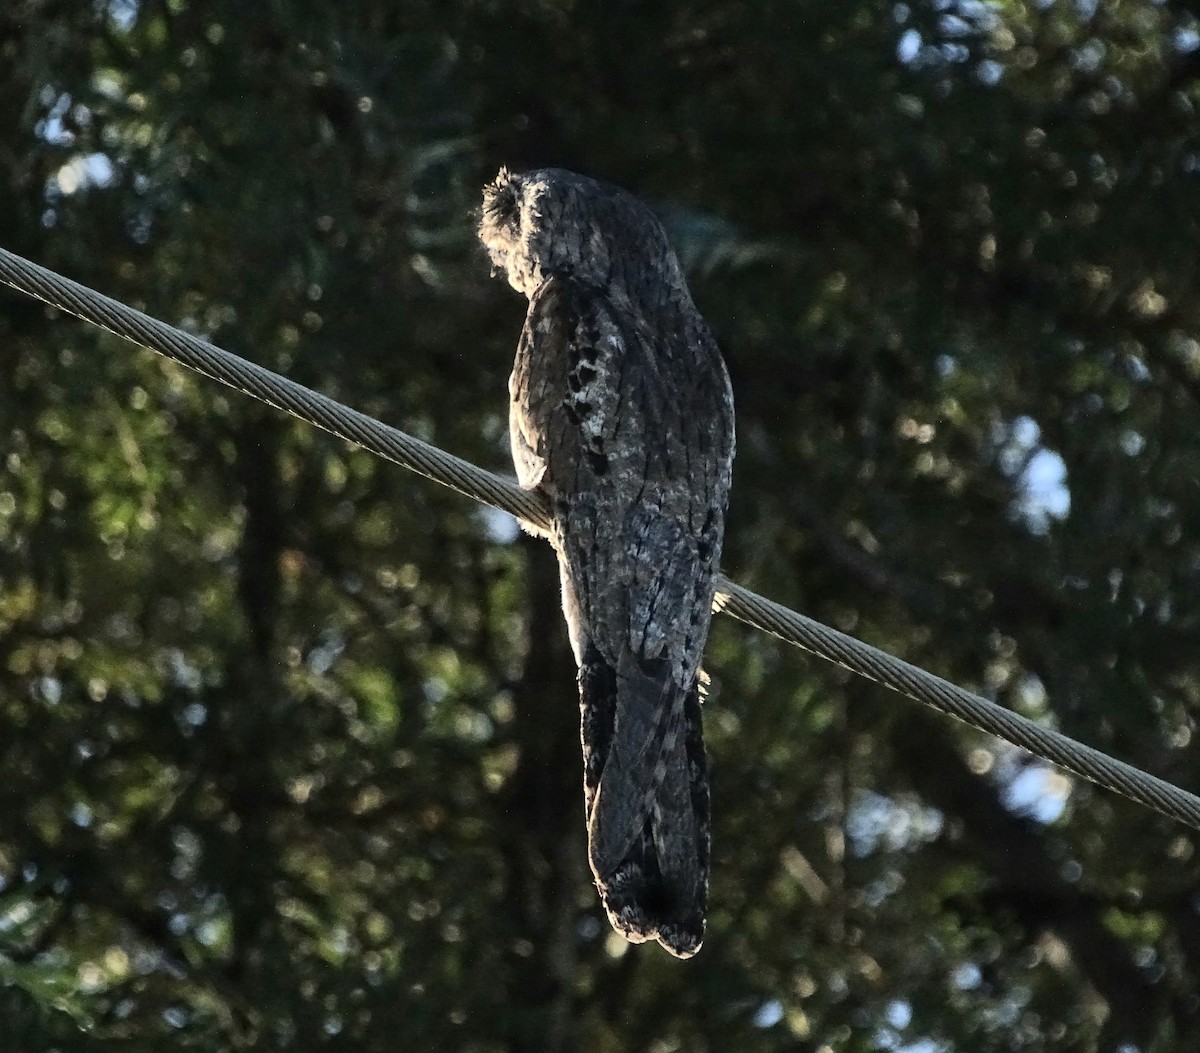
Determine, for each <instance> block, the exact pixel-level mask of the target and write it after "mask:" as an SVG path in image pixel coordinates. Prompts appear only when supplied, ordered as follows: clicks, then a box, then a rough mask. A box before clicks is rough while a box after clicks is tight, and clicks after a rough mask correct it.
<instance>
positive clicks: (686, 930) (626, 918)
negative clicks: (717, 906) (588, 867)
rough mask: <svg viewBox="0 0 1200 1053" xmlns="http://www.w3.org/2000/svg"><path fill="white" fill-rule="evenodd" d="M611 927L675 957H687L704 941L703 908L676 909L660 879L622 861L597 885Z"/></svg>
mask: <svg viewBox="0 0 1200 1053" xmlns="http://www.w3.org/2000/svg"><path fill="white" fill-rule="evenodd" d="M600 893H601V898H602V900H603V902H604V909H605V912H606V913H607V914H608V920H609V922H610V923H611V924H612V927H613V928H614V929H616V931H617V932H619V933H620V934H621V935H622V936H623V937H624V938H625V939H627V940H628V941H629V942H630V943H646V942H648V941H650V940H657V941H658V943H659V944H660V945H661V946H662V947H663V949H664V950H666V951H668V952H670V953H671V954H673V955H674V956H675V957H676V958H691V957H692V955H694V954H695V953H696V952H697V951H698V950H700V947H701V945H702V944H703V942H704V910H703V907H702V906H697V905H692V908H691V909H690V910H683V911H681V910H679V909H678V905H677V904H675V903H674V902H673V900H674V898H675V897H673V896H672V894H671V890H670V889H668V888H666V887H665V886H664V884H663V882H662V880H661V879H659V878H655V877H653V876H651V875H647V874H646V873H645V872H644V871H643V870H642V868H641V867H640V866H638V865H637V864H636V863H632V862H630V863H626V865H625V866H623V867H621V868H620V869H619V870H618V871H617V873H615V874H614V875H612V877H611V878H610V879H609V880H608V881H607V882H606V883H605V884H604V885H602V886H601V888H600Z"/></svg>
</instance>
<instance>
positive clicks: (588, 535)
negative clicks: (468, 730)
mask: <svg viewBox="0 0 1200 1053" xmlns="http://www.w3.org/2000/svg"><path fill="white" fill-rule="evenodd" d="M480 237H481V239H482V241H483V242H484V244H485V246H486V247H487V249H488V252H489V254H490V256H491V258H492V261H493V263H494V264H495V266H496V267H497V269H498V270H500V271H501V272H503V273H504V274H505V275H506V276H507V277H508V280H509V282H510V284H512V285H513V287H514V288H516V289H517V290H518V291H520V292H523V293H525V295H526V296H527V297H528V298H529V311H528V314H527V316H526V320H525V325H524V328H523V330H522V333H521V337H520V341H519V343H518V346H517V354H516V360H515V362H514V366H513V372H512V376H511V378H510V381H509V391H510V396H511V403H510V438H511V444H512V451H513V461H514V464H515V466H516V470H517V477H518V480H519V481H520V483H521V485H522V486H524V487H526V488H529V489H540V490H541V491H543V492H544V493H545V494H546V496H547V497H548V498H549V500H550V505H551V509H552V512H553V521H552V525H551V528H550V532H549V540H550V542H551V544H552V545H553V546H554V549H555V552H556V553H557V555H558V561H559V568H560V574H561V579H562V594H563V611H564V615H565V618H566V622H567V629H568V633H569V635H570V638H571V646H572V649H573V651H574V654H575V659H576V662H577V664H578V667H579V676H578V686H579V704H580V717H581V719H580V731H581V735H580V737H581V741H582V746H583V761H584V804H585V815H586V820H587V833H588V858H589V862H590V865H591V869H592V874H593V877H594V878H595V882H596V886H597V888H598V889H599V891H600V895H601V898H602V901H603V903H604V907H605V909H606V911H607V913H608V917H609V920H610V921H611V923H612V925H613V927H614V928H615V929H616V930H617V931H618V932H620V933H622V934H623V935H624V936H625V937H626V938H627V939H629V940H630V941H633V942H643V941H646V940H657V941H658V942H659V943H660V944H661V945H662V946H663V947H665V948H666V949H667V950H668V951H670V952H671V953H672V954H675V955H677V956H679V957H689V956H691V955H692V954H694V953H695V952H696V951H697V950H698V949H699V947H700V944H701V942H702V940H703V937H704V915H705V905H706V899H707V890H708V870H709V854H710V822H709V788H708V771H707V764H706V760H705V752H704V743H703V733H702V725H701V712H700V709H701V707H700V697H701V692H700V679H701V676H702V674H701V671H700V660H701V656H702V654H703V650H704V644H705V641H706V638H707V636H708V629H709V623H710V620H711V614H712V600H713V587H714V576H715V573H716V569H717V566H718V564H719V561H720V556H721V544H722V538H723V535H724V527H725V510H726V506H727V503H728V497H729V486H730V478H731V470H732V460H733V452H734V438H733V397H732V393H731V390H730V385H729V378H728V374H727V373H726V370H725V365H724V363H723V361H722V359H721V355H720V353H719V351H718V349H717V346H716V343H715V341H714V340H713V338H712V336H711V334H710V333H709V331H708V328H707V326H706V325H705V324H704V321H703V319H702V318H701V317H700V315H699V312H698V311H697V310H696V308H695V306H694V304H693V302H692V299H691V296H690V294H689V293H688V290H687V287H686V285H685V283H684V280H683V277H682V274H681V272H680V269H679V265H678V262H677V260H676V258H675V256H674V253H673V252H672V251H671V248H670V246H669V244H668V241H667V238H666V234H665V233H664V231H663V229H662V227H661V225H660V224H659V223H658V221H657V219H656V218H655V217H654V215H653V213H652V212H651V211H650V210H649V209H648V208H646V207H645V206H644V205H642V204H641V203H640V202H639V201H638V200H637V199H636V198H634V197H632V196H630V195H629V194H626V193H625V192H624V191H621V190H618V189H616V188H614V187H610V186H608V185H606V184H603V183H599V182H596V181H594V180H590V179H587V178H585V177H583V176H577V175H574V174H573V173H569V172H563V171H561V170H557V169H545V170H540V171H536V172H530V173H525V174H523V175H514V174H512V173H509V172H507V171H504V170H502V171H501V173H500V175H499V176H498V177H497V180H496V182H494V183H493V184H491V185H490V186H489V187H487V188H486V189H485V191H484V208H483V218H482V222H481V225H480Z"/></svg>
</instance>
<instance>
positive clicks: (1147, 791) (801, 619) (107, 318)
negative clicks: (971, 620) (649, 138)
mask: <svg viewBox="0 0 1200 1053" xmlns="http://www.w3.org/2000/svg"><path fill="white" fill-rule="evenodd" d="M0 282H3V283H4V284H6V285H9V286H11V287H12V288H14V289H16V290H18V291H19V292H23V293H25V294H26V295H28V296H32V297H35V298H37V299H39V300H42V301H44V302H46V303H48V304H50V305H52V306H54V307H58V308H61V309H62V310H64V311H68V312H70V313H71V314H74V315H76V316H77V317H79V318H82V319H83V320H84V321H87V322H91V323H92V324H93V325H98V326H100V327H101V328H102V329H106V330H108V331H109V332H110V333H114V334H115V335H117V336H120V337H123V338H125V339H127V340H132V341H133V342H134V343H137V344H140V345H141V346H143V347H146V348H149V349H150V350H152V351H156V352H158V353H159V354H161V355H165V356H166V357H168V358H171V359H174V360H175V361H177V362H180V363H182V364H183V365H185V366H188V367H189V368H191V369H194V370H196V371H197V372H199V373H203V374H204V375H205V376H207V377H211V378H212V379H214V380H219V381H220V382H221V383H223V384H227V385H228V386H229V387H232V388H235V389H237V390H238V391H242V392H245V393H246V394H247V395H251V396H252V397H254V398H256V399H260V400H261V401H263V402H266V403H268V404H269V405H271V406H275V407H276V408H277V409H281V410H285V411H286V412H288V413H291V414H292V415H293V416H296V417H299V418H300V419H301V420H303V421H307V422H308V423H309V424H313V425H315V426H317V427H318V428H322V429H324V430H325V431H328V432H332V433H333V434H334V435H337V436H340V437H341V438H343V439H348V440H350V441H351V442H355V443H358V445H360V446H362V447H363V448H364V449H366V450H369V451H371V452H372V453H374V454H377V455H379V456H381V457H384V458H386V459H387V460H389V461H394V462H395V463H396V464H399V465H402V466H403V467H405V468H410V469H412V470H413V471H416V472H419V473H420V474H421V475H424V476H426V477H427V478H430V479H433V480H434V481H435V482H439V483H442V484H443V485H444V486H449V487H450V488H452V489H454V490H457V491H458V492H459V493H461V494H464V495H466V496H467V497H470V498H473V499H474V500H477V501H482V502H484V503H486V504H490V505H493V506H494V507H496V508H501V509H503V510H504V511H506V512H511V513H512V514H513V515H515V516H518V517H519V518H521V519H525V520H529V521H531V522H534V523H539V524H542V525H545V524H546V523H547V522H548V515H547V510H546V508H545V505H544V503H543V502H542V501H541V500H540V498H539V497H538V496H537V495H536V494H533V493H530V492H528V491H525V490H522V489H520V487H518V486H517V485H516V483H515V482H513V481H511V480H509V479H505V478H504V477H502V476H499V475H496V474H494V473H492V472H488V471H485V470H484V469H482V468H478V467H476V466H475V465H473V464H471V463H470V462H469V461H464V460H462V459H461V458H458V457H454V456H452V455H451V454H448V453H445V452H444V451H442V450H439V449H438V448H437V447H436V446H431V445H429V444H428V443H426V442H422V441H421V440H420V439H417V438H414V437H413V436H411V435H407V434H405V433H404V432H402V431H399V430H398V429H396V428H392V427H389V426H388V425H386V424H383V423H381V422H380V421H377V420H375V419H374V418H373V417H368V416H367V415H366V414H365V413H360V412H358V411H357V410H353V409H350V408H349V407H348V406H344V405H342V404H341V403H340V402H336V401H334V400H333V399H331V398H329V397H328V396H326V395H322V394H321V393H320V392H317V391H313V390H312V389H310V388H306V387H304V386H303V385H301V384H297V383H295V382H294V381H291V380H288V379H287V378H286V377H283V376H280V375H279V374H278V373H274V372H272V371H271V370H269V369H264V368H263V367H262V366H258V365H255V364H254V363H253V362H248V361H246V360H245V359H244V358H239V357H238V356H237V355H234V354H232V353H231V352H229V351H224V350H222V349H221V348H219V347H216V346H215V345H213V344H210V343H208V342H207V341H206V340H201V339H200V338H199V337H196V336H192V335H191V334H189V333H185V332H183V331H182V330H180V329H176V328H175V327H174V326H170V325H167V324H166V323H165V322H160V321H159V320H158V319H156V318H151V317H150V316H149V315H146V314H143V313H142V312H141V311H137V310H135V309H134V308H132V307H127V306H126V305H125V304H123V303H120V302H119V301H117V300H113V299H111V298H110V297H107V296H103V295H101V294H100V293H97V292H95V291H93V290H92V289H89V288H87V287H86V286H83V285H80V284H78V283H77V282H73V281H71V280H70V279H68V278H64V277H62V276H61V275H59V274H56V273H55V272H54V271H50V270H47V269H46V268H44V267H39V266H38V265H37V264H35V263H31V262H30V261H28V260H26V259H23V258H22V257H20V256H17V255H14V254H13V253H11V252H8V251H7V250H5V249H0ZM717 589H718V595H717V606H718V608H719V609H720V610H722V611H724V612H725V613H726V614H729V615H732V616H733V617H735V618H737V619H739V620H740V621H743V622H746V623H747V624H748V625H752V626H754V627H755V628H757V629H760V630H762V631H763V632H767V633H770V634H771V635H772V636H776V637H778V638H779V639H780V640H783V641H784V642H785V643H790V644H793V645H795V646H797V647H800V648H802V649H804V650H806V651H809V652H810V653H812V654H815V655H817V656H818V657H820V658H824V659H826V660H827V661H830V662H834V663H836V664H837V665H840V666H842V667H843V668H845V669H849V670H850V671H851V672H854V673H857V674H859V675H860V676H864V677H867V678H869V679H871V680H875V681H877V682H878V683H881V684H884V685H886V686H887V687H890V688H892V689H893V690H895V691H898V692H899V693H900V694H902V695H905V696H906V697H908V698H911V699H914V700H915V701H917V702H921V703H923V704H925V705H927V706H931V707H932V708H934V709H936V710H938V711H939V712H942V713H947V714H949V715H950V716H953V717H957V718H958V719H959V720H962V721H964V722H965V723H967V724H970V725H971V726H972V727H974V728H977V729H979V730H980V731H984V732H987V733H988V734H990V735H995V736H997V737H998V738H1002V739H1004V740H1005V741H1007V742H1011V743H1013V744H1014V745H1016V746H1020V747H1021V748H1022V749H1026V750H1028V751H1029V752H1030V753H1034V754H1036V755H1037V756H1039V757H1042V758H1044V759H1045V760H1049V761H1053V762H1054V763H1055V764H1057V765H1059V766H1060V767H1062V768H1065V769H1066V770H1067V771H1070V772H1072V773H1074V774H1075V775H1078V776H1080V777H1081V778H1084V779H1087V780H1089V781H1090V782H1094V783H1096V784H1097V785H1099V786H1103V787H1105V788H1107V789H1110V790H1113V791H1115V792H1117V793H1119V794H1122V795H1123V796H1125V797H1128V798H1130V799H1131V800H1134V801H1137V802H1138V803H1140V804H1143V805H1146V806H1147V807H1149V808H1153V809H1154V810H1155V811H1157V812H1161V813H1162V814H1163V815H1166V816H1169V817H1171V818H1172V819H1177V820H1179V821H1180V822H1182V823H1185V824H1187V825H1188V826H1190V827H1193V828H1194V829H1197V830H1200V797H1197V796H1196V795H1195V794H1192V793H1188V792H1187V791H1186V790H1183V789H1180V788H1179V787H1177V786H1173V785H1172V784H1171V783H1169V782H1166V781H1165V780H1163V779H1159V778H1157V777H1156V776H1153V775H1150V774H1148V773H1147V772H1144V771H1142V770H1141V769H1140V768H1135V767H1133V766H1132V765H1130V764H1126V763H1124V762H1123V761H1119V760H1116V759H1114V758H1112V757H1109V756H1108V755H1107V754H1105V753H1101V752H1100V751H1099V750H1095V749H1092V748H1091V747H1090V746H1086V745H1084V744H1083V743H1081V742H1077V741H1075V740H1074V739H1072V738H1068V737H1067V736H1066V735H1062V734H1060V733H1059V732H1057V731H1052V730H1050V729H1049V728H1044V727H1042V726H1041V725H1039V724H1035V723H1034V722H1033V721H1031V720H1028V719H1026V718H1025V717H1022V716H1020V715H1019V714H1017V713H1014V712H1012V710H1009V709H1005V708H1004V707H1003V706H999V705H996V703H994V702H989V701H988V700H987V699H985V698H981V697H980V696H979V695H974V694H972V693H971V692H969V691H965V690H963V689H962V688H960V687H957V686H955V685H954V684H952V683H950V682H949V681H947V680H943V679H942V678H941V677H938V676H934V675H933V674H932V673H927V672H925V670H923V669H920V668H918V667H917V666H914V665H910V664H909V663H908V662H905V661H902V660H901V659H899V658H895V657H893V656H892V655H889V654H887V653H886V652H884V651H880V650H879V649H878V648H875V647H872V646H870V645H869V644H864V643H862V642H860V641H859V640H856V639H854V637H852V636H847V635H846V634H845V633H842V632H838V631H837V630H836V629H831V628H829V626H827V625H822V624H821V623H820V622H817V621H813V620H812V619H811V618H806V617H805V616H804V615H802V614H797V613H796V612H795V611H793V610H790V609H788V608H787V607H784V606H782V605H780V604H778V603H774V602H772V601H771V600H768V599H766V598H764V597H762V596H759V595H757V594H756V593H753V592H751V591H750V590H749V589H745V588H743V587H742V586H740V585H738V584H736V583H735V582H732V581H730V580H729V579H728V578H725V577H724V576H722V577H720V578H719V579H718V581H717Z"/></svg>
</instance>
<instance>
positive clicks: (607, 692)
mask: <svg viewBox="0 0 1200 1053" xmlns="http://www.w3.org/2000/svg"><path fill="white" fill-rule="evenodd" d="M579 695H580V711H581V715H582V721H581V738H582V741H583V756H584V797H585V804H586V809H587V822H588V857H589V861H590V863H591V866H592V873H593V875H594V876H595V879H596V886H597V888H598V889H599V890H600V895H601V897H602V899H603V901H604V907H605V910H606V911H607V912H608V917H609V920H610V921H611V922H612V925H613V927H614V928H615V929H616V930H617V931H618V932H620V933H621V934H622V935H624V936H625V937H626V939H628V940H630V941H632V942H635V943H641V942H643V941H645V940H651V939H654V940H658V942H659V943H660V944H662V946H663V947H665V948H666V949H667V950H668V951H670V952H671V953H672V954H674V955H677V956H678V957H681V958H687V957H691V955H693V954H695V953H696V951H697V950H699V948H700V944H701V941H702V940H703V938H704V909H705V901H706V899H707V893H708V865H709V842H710V834H709V793H708V772H707V765H706V761H705V755H704V740H703V735H702V729H701V717H700V695H699V688H698V684H697V683H696V682H695V681H694V680H693V683H692V684H691V686H690V687H689V688H688V689H687V690H686V691H685V690H683V689H682V688H681V687H680V686H679V685H678V684H676V683H675V682H674V680H673V679H672V677H671V675H670V667H669V663H668V662H666V661H665V660H662V659H652V660H646V659H639V658H636V657H635V656H633V655H632V654H626V655H624V656H623V657H622V659H621V661H620V662H619V663H618V667H617V668H614V667H613V666H612V665H611V664H609V663H608V662H606V661H605V660H604V658H603V657H602V656H601V655H600V654H599V652H598V651H597V650H596V649H595V647H594V646H592V645H590V644H589V646H588V647H587V649H586V651H585V653H584V655H583V661H582V662H581V664H580V669H579Z"/></svg>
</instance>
